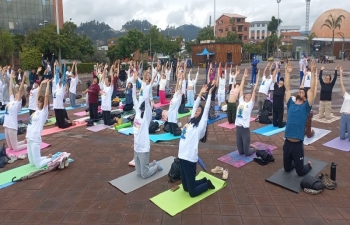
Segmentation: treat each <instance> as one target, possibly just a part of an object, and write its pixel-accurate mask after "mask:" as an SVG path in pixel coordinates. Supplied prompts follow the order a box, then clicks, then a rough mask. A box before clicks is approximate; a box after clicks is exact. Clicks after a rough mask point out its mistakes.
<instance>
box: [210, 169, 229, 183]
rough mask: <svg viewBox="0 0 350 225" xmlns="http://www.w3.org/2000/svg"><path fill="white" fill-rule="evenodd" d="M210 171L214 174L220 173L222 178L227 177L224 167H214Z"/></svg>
mask: <svg viewBox="0 0 350 225" xmlns="http://www.w3.org/2000/svg"><path fill="white" fill-rule="evenodd" d="M211 172H212V173H216V174H222V179H223V180H227V179H228V170H227V169H224V168H222V167H220V166H217V167H215V168H214V169H212V170H211Z"/></svg>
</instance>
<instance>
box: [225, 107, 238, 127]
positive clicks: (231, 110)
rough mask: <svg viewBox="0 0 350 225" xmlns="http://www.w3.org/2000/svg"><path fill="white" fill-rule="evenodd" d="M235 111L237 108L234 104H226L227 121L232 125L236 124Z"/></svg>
mask: <svg viewBox="0 0 350 225" xmlns="http://www.w3.org/2000/svg"><path fill="white" fill-rule="evenodd" d="M236 111H237V106H236V103H235V102H229V103H227V120H228V123H230V124H232V123H235V122H236Z"/></svg>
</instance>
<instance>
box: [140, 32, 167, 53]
mask: <svg viewBox="0 0 350 225" xmlns="http://www.w3.org/2000/svg"><path fill="white" fill-rule="evenodd" d="M163 45H164V35H163V34H162V33H161V29H160V28H158V27H157V26H152V27H151V29H150V30H149V31H148V33H147V34H146V35H145V36H144V38H143V42H142V47H141V51H143V52H144V51H146V50H148V51H150V50H151V51H152V53H149V54H151V55H154V54H155V53H161V52H162V49H163ZM150 48H151V49H150Z"/></svg>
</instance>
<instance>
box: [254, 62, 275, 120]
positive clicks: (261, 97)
mask: <svg viewBox="0 0 350 225" xmlns="http://www.w3.org/2000/svg"><path fill="white" fill-rule="evenodd" d="M268 67H270V71H269V75H268V76H266V71H267V68H268ZM271 70H272V66H271V64H270V63H268V64H267V65H266V67H265V70H264V75H263V77H262V81H261V84H260V87H259V93H258V110H259V113H260V112H261V111H262V108H263V105H264V102H265V100H266V98H267V96H268V93H269V90H270V87H271V84H272V83H273V80H274V77H272V76H271V73H272V71H271ZM257 120H258V118H257Z"/></svg>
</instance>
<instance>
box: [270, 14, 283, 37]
mask: <svg viewBox="0 0 350 225" xmlns="http://www.w3.org/2000/svg"><path fill="white" fill-rule="evenodd" d="M281 23H282V20H281V19H279V20H278V19H276V17H275V16H272V18H271V21H270V22H269V24H268V25H267V30H268V31H270V32H271V34H275V33H276V32H277V29H278V26H279V24H281Z"/></svg>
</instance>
